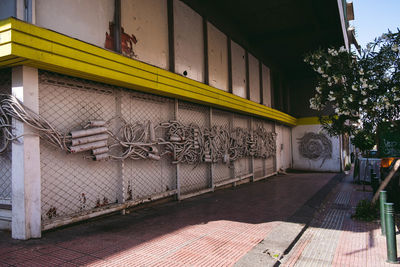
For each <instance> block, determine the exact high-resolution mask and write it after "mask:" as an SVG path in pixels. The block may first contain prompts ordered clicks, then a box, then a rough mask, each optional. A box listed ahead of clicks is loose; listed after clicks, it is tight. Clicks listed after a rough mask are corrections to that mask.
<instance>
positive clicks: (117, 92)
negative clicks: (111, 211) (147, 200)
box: [115, 89, 126, 214]
mask: <svg viewBox="0 0 400 267" xmlns="http://www.w3.org/2000/svg"><path fill="white" fill-rule="evenodd" d="M121 93H122V91H121V89H117V90H115V111H116V117H117V118H118V119H117V120H115V121H116V125H115V126H116V128H117V129H120V128H121V127H122V125H121V119H122V101H121ZM117 164H118V173H117V174H118V178H117V179H118V184H119V188H118V190H119V192H118V195H117V198H118V202H119V203H120V204H123V203H125V201H126V195H125V192H126V190H125V189H126V188H125V181H124V161H123V160H119V161H117ZM122 213H123V214H124V210H123V211H122Z"/></svg>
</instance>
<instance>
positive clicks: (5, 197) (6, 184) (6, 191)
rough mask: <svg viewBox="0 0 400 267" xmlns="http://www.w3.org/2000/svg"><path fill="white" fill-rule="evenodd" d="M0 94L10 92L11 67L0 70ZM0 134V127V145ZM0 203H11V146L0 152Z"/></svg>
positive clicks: (0, 137)
mask: <svg viewBox="0 0 400 267" xmlns="http://www.w3.org/2000/svg"><path fill="white" fill-rule="evenodd" d="M0 94H11V69H1V70H0ZM2 99H3V97H2V96H0V101H1V100H2ZM2 135H3V133H2V131H1V128H0V147H3V145H4V144H3V142H4V140H3V138H2ZM0 204H11V146H8V148H7V151H5V152H4V153H2V154H0Z"/></svg>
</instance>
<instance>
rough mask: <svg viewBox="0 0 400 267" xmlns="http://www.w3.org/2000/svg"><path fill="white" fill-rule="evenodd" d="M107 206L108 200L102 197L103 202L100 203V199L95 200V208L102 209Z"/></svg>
mask: <svg viewBox="0 0 400 267" xmlns="http://www.w3.org/2000/svg"><path fill="white" fill-rule="evenodd" d="M108 204H109V201H108V198H106V197H103V202H102V201H101V199H100V198H98V199H97V200H96V206H95V208H100V207H104V206H107V205H108Z"/></svg>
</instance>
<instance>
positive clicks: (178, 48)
mask: <svg viewBox="0 0 400 267" xmlns="http://www.w3.org/2000/svg"><path fill="white" fill-rule="evenodd" d="M174 38H175V41H174V42H175V72H176V73H179V74H181V75H184V73H186V77H188V78H191V79H193V80H196V81H199V82H204V40H203V18H202V17H201V16H200V15H199V14H197V13H196V12H195V11H193V10H192V9H191V8H190V7H188V6H187V5H185V4H184V3H182V2H181V1H178V0H175V1H174Z"/></svg>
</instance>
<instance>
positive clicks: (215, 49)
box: [207, 23, 229, 91]
mask: <svg viewBox="0 0 400 267" xmlns="http://www.w3.org/2000/svg"><path fill="white" fill-rule="evenodd" d="M207 29H208V72H209V83H210V85H211V86H213V87H215V88H218V89H221V90H224V91H228V86H229V85H228V44H227V42H228V39H227V37H226V35H225V34H223V33H222V32H221V31H219V30H218V29H217V28H216V27H215V26H214V25H212V24H211V23H208V24H207Z"/></svg>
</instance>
